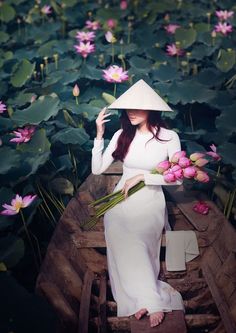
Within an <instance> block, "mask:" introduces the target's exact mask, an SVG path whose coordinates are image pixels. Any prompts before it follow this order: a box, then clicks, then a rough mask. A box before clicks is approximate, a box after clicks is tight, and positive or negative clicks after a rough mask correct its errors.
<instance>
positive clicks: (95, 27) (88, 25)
mask: <svg viewBox="0 0 236 333" xmlns="http://www.w3.org/2000/svg"><path fill="white" fill-rule="evenodd" d="M85 24H86V28H87V29H92V30H98V29H99V28H100V23H99V22H98V21H93V22H92V21H90V20H87V21H86V22H85Z"/></svg>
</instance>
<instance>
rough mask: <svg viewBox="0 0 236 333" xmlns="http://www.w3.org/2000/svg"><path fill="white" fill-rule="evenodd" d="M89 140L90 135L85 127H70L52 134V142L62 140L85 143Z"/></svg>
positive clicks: (78, 143) (65, 142)
mask: <svg viewBox="0 0 236 333" xmlns="http://www.w3.org/2000/svg"><path fill="white" fill-rule="evenodd" d="M88 140H89V135H88V134H87V133H86V132H85V130H84V128H73V127H68V128H65V129H63V130H61V131H59V132H57V133H56V134H55V135H53V136H52V142H57V141H59V142H62V143H64V144H69V143H71V144H74V145H83V144H84V143H85V142H86V141H88Z"/></svg>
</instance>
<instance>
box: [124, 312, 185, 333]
mask: <svg viewBox="0 0 236 333" xmlns="http://www.w3.org/2000/svg"><path fill="white" fill-rule="evenodd" d="M130 328H131V333H173V328H174V331H175V332H176V333H177V332H181V333H186V332H187V328H186V324H185V320H184V313H183V311H181V310H175V311H172V312H167V313H165V316H164V319H163V320H162V322H161V324H159V325H157V326H155V327H150V318H149V316H144V317H143V318H141V319H140V320H137V319H136V318H135V317H134V316H131V318H130Z"/></svg>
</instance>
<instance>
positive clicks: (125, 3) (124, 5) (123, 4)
mask: <svg viewBox="0 0 236 333" xmlns="http://www.w3.org/2000/svg"><path fill="white" fill-rule="evenodd" d="M127 7H128V4H127V1H124V0H123V1H121V2H120V9H121V10H126V9H127Z"/></svg>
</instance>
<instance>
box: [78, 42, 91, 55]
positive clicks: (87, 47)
mask: <svg viewBox="0 0 236 333" xmlns="http://www.w3.org/2000/svg"><path fill="white" fill-rule="evenodd" d="M74 48H75V49H76V52H77V53H80V54H81V56H82V57H83V58H87V56H88V55H89V53H92V52H94V51H95V45H94V44H91V43H90V42H87V43H84V42H80V43H79V45H74Z"/></svg>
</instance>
